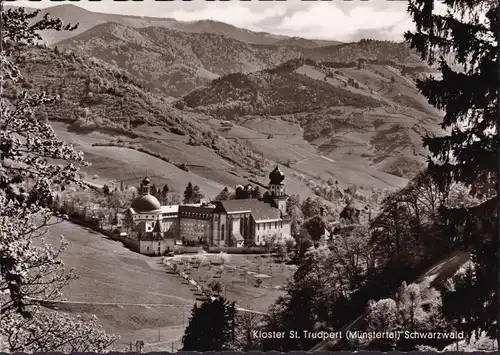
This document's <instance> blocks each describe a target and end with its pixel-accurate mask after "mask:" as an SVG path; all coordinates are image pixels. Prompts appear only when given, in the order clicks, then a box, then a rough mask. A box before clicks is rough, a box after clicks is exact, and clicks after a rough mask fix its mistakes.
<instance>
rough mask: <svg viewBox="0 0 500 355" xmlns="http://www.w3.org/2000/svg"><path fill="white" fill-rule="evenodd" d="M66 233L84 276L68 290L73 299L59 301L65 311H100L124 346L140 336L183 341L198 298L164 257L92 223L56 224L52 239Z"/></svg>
mask: <svg viewBox="0 0 500 355" xmlns="http://www.w3.org/2000/svg"><path fill="white" fill-rule="evenodd" d="M61 234H62V235H64V236H65V238H66V240H67V241H68V242H69V246H68V248H67V249H66V250H65V251H64V252H63V254H62V255H61V256H62V259H63V261H64V263H65V265H66V267H67V268H68V269H69V268H71V267H74V268H75V270H76V272H77V274H78V275H79V276H80V278H79V279H77V280H74V281H73V282H72V283H71V284H70V285H68V286H67V287H66V288H65V289H64V292H63V293H64V297H65V298H66V299H67V302H65V303H62V304H58V305H57V307H58V308H59V309H60V310H62V311H68V312H71V313H75V314H84V315H85V314H95V315H97V316H98V317H99V320H100V323H101V324H102V325H103V326H104V327H105V329H106V330H107V331H109V332H110V333H114V334H117V335H120V336H121V337H122V339H121V340H120V341H119V342H117V344H116V346H117V349H118V350H123V349H124V347H125V346H128V345H129V343H130V342H133V343H134V344H135V341H136V340H143V341H144V342H145V343H146V345H147V344H153V343H158V342H163V343H165V344H163V343H161V344H157V345H155V346H156V347H158V346H164V347H165V349H166V350H169V349H170V347H171V343H172V342H174V343H175V344H176V346H177V345H178V343H179V340H180V339H181V337H182V334H183V329H184V325H185V324H187V319H188V315H189V313H190V310H191V308H192V306H193V304H194V303H195V300H196V296H195V295H194V293H193V291H192V290H191V289H190V287H189V286H187V285H185V284H183V283H182V282H181V280H180V279H179V278H177V277H173V276H171V275H169V274H168V273H167V272H166V271H165V269H164V266H163V265H162V264H161V263H160V260H159V259H158V258H150V257H146V256H143V255H140V254H137V253H134V252H132V251H130V250H128V249H126V248H124V247H123V245H122V244H121V243H120V242H116V241H111V240H109V239H107V238H106V237H105V236H104V235H102V234H99V233H96V232H94V231H92V230H89V229H88V228H84V227H81V226H78V225H75V224H72V223H69V222H62V223H59V224H56V225H54V226H52V227H50V233H49V236H48V237H47V240H48V241H49V242H50V243H51V244H53V245H58V244H57V243H58V241H59V236H60V235H61ZM158 334H160V340H158ZM155 349H158V348H155V347H154V346H153V345H147V346H146V348H145V350H147V351H152V350H155Z"/></svg>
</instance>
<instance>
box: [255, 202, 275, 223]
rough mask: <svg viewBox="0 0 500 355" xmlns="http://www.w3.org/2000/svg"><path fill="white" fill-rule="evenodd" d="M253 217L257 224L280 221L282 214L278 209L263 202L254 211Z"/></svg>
mask: <svg viewBox="0 0 500 355" xmlns="http://www.w3.org/2000/svg"><path fill="white" fill-rule="evenodd" d="M252 217H253V219H254V220H255V221H256V222H259V221H268V220H279V219H280V218H281V213H280V210H279V209H277V208H276V207H272V206H269V205H268V204H267V203H264V202H261V204H260V205H257V206H255V208H253V209H252Z"/></svg>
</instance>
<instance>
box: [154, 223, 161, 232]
mask: <svg viewBox="0 0 500 355" xmlns="http://www.w3.org/2000/svg"><path fill="white" fill-rule="evenodd" d="M153 232H157V233H161V222H160V221H159V220H157V221H156V223H155V227H154V228H153Z"/></svg>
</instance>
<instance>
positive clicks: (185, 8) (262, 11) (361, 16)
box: [16, 0, 446, 41]
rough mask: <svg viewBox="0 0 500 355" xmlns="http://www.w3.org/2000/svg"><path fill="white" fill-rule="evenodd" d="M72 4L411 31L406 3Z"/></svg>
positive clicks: (354, 36)
mask: <svg viewBox="0 0 500 355" xmlns="http://www.w3.org/2000/svg"><path fill="white" fill-rule="evenodd" d="M54 4H55V3H51V2H49V1H43V2H42V1H41V2H32V1H27V0H20V1H18V2H16V5H24V6H35V7H47V6H49V5H51V6H53V5H54ZM167 5H168V6H167ZM78 6H81V7H84V8H85V9H87V10H90V11H96V12H104V13H122V14H129V15H130V14H134V15H139V16H152V17H170V18H175V19H177V20H181V21H197V20H214V21H220V22H225V23H228V24H231V25H234V26H237V27H241V28H246V29H248V30H252V31H265V32H270V33H275V34H281V35H288V36H298V37H305V38H311V39H314V38H316V39H333V40H340V41H352V40H359V39H360V38H375V39H387V40H395V41H401V40H402V39H403V34H404V32H406V31H407V30H409V29H413V28H414V26H413V23H412V21H411V19H410V17H409V16H408V14H407V13H406V6H407V3H406V1H389V0H370V1H340V0H339V1H332V2H316V3H313V2H304V1H299V0H288V1H286V2H284V1H283V2H272V3H268V2H262V1H251V2H237V1H232V2H219V1H217V2H206V1H201V0H193V1H189V2H183V1H175V2H160V1H153V0H144V2H129V3H127V4H126V6H125V4H124V3H122V2H114V1H111V0H109V1H108V0H106V1H100V2H88V1H83V2H79V3H78ZM167 9H168V10H167ZM445 9H446V6H445V5H443V4H441V3H437V5H436V10H435V12H436V13H441V14H442V13H444V12H445V11H444V10H445ZM166 11H168V12H166Z"/></svg>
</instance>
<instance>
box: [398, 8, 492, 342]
mask: <svg viewBox="0 0 500 355" xmlns="http://www.w3.org/2000/svg"><path fill="white" fill-rule="evenodd" d="M435 4H436V1H434V0H410V1H409V5H408V12H409V14H410V15H411V17H412V18H413V22H414V23H415V25H416V30H415V32H408V33H406V34H405V39H406V40H407V41H408V42H409V43H410V45H411V47H412V48H414V49H416V50H417V51H418V52H419V53H420V54H421V57H422V59H423V60H426V61H427V62H428V63H429V64H434V63H435V62H437V63H438V64H439V68H440V71H441V73H442V79H436V78H433V77H431V78H427V79H424V80H419V81H418V82H417V86H418V88H419V90H420V92H421V93H422V94H423V95H424V96H425V97H426V98H427V99H428V100H429V102H430V103H431V104H432V105H433V106H434V107H436V108H438V109H440V110H442V111H444V112H445V116H444V118H443V122H442V124H441V126H442V128H444V129H447V133H446V134H444V135H443V136H440V137H435V136H427V137H425V138H424V145H425V146H426V147H427V148H428V149H429V150H430V152H431V154H432V156H433V159H432V160H429V168H430V170H431V172H432V174H433V176H434V177H435V178H436V179H437V180H438V181H439V182H440V184H441V186H442V188H443V189H445V188H446V187H447V186H449V185H450V184H451V183H453V182H461V183H464V184H466V185H467V186H469V187H470V188H471V194H473V195H475V196H477V197H480V198H482V200H483V201H484V202H482V203H481V204H479V205H478V206H476V207H473V208H469V209H455V210H445V209H444V210H443V212H445V213H446V216H447V218H448V225H449V226H450V229H451V232H452V233H460V234H457V235H458V236H459V237H460V238H461V241H462V242H463V244H464V246H465V247H468V248H469V249H470V250H471V255H472V261H473V265H474V271H473V273H472V274H471V277H470V280H469V281H468V282H463V283H461V284H459V285H457V287H458V289H457V290H456V293H455V294H454V295H452V294H446V295H445V296H444V297H443V309H444V310H445V315H446V316H447V317H448V318H449V319H450V320H452V321H454V323H455V325H456V326H457V327H459V328H462V329H463V330H465V331H466V332H467V334H468V335H469V336H471V335H472V334H474V333H476V334H477V332H478V331H479V330H488V331H490V335H492V334H493V333H494V331H495V330H494V329H493V328H494V327H493V323H494V321H495V315H497V313H498V304H497V300H496V299H495V290H496V289H497V287H498V285H497V280H498V271H499V270H498V264H497V255H496V254H497V253H498V227H497V223H496V215H497V211H496V205H497V201H496V200H497V198H496V192H495V191H494V187H495V184H496V183H497V181H498V180H500V179H499V176H498V173H497V168H498V155H497V148H498V144H499V142H498V135H496V134H495V133H496V123H497V120H498V116H499V110H498V105H499V103H498V92H497V90H498V89H499V87H500V82H499V77H498V44H497V43H498V37H499V35H498V33H499V32H498V31H499V17H498V16H499V15H498V7H499V2H498V0H444V4H445V5H446V6H447V7H448V9H449V12H448V13H447V14H445V15H436V14H435V13H433V10H434V5H435ZM450 56H453V57H454V58H453V60H452V61H453V62H454V64H458V65H460V66H462V67H463V71H458V70H456V69H455V68H454V67H452V66H451V65H450ZM457 227H459V228H457ZM460 230H462V231H463V232H460ZM466 290H467V291H466ZM463 294H468V297H467V301H465V299H464V298H463V297H462V298H461V299H462V301H464V302H466V303H467V307H460V306H459V307H450V303H449V302H451V303H455V302H456V301H457V300H456V298H460V297H461V295H463ZM455 305H456V303H455Z"/></svg>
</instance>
